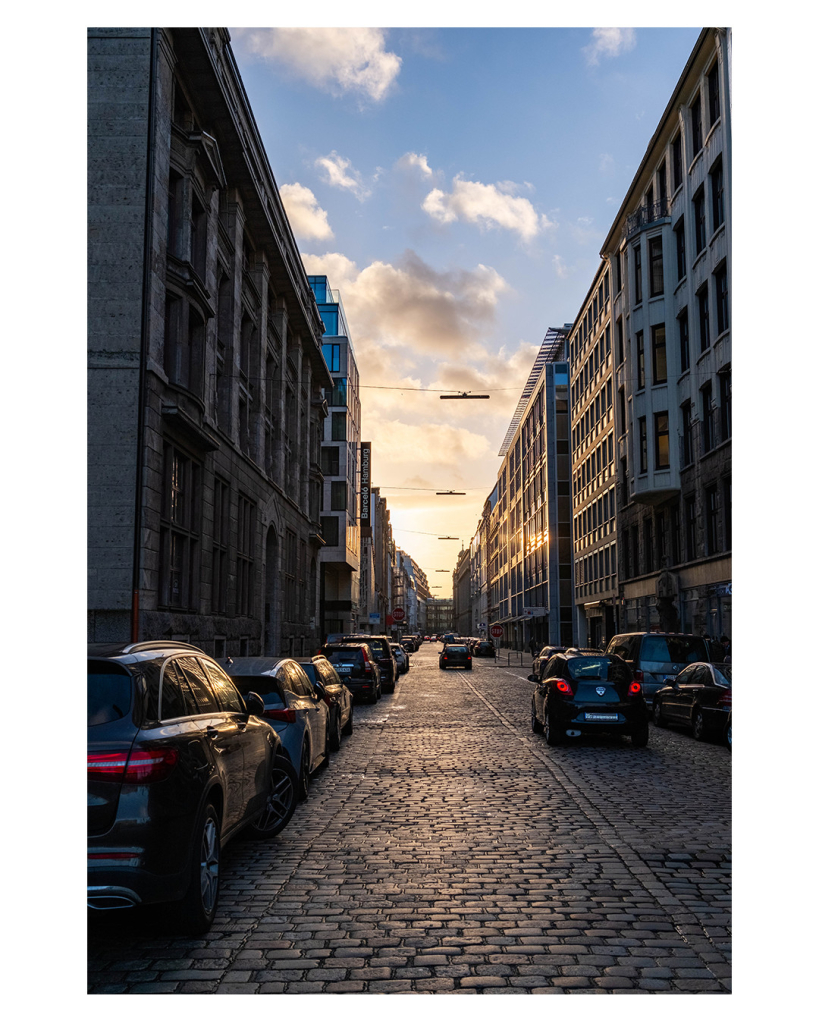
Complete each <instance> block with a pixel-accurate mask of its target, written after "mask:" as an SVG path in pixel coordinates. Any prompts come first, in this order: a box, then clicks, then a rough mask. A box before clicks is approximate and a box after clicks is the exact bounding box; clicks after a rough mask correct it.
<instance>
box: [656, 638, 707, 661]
mask: <svg viewBox="0 0 819 1024" xmlns="http://www.w3.org/2000/svg"><path fill="white" fill-rule="evenodd" d="M640 659H641V660H642V661H661V662H671V661H673V662H677V663H678V664H684V665H690V664H691V663H692V662H694V661H708V654H707V652H706V650H705V641H704V640H702V639H700V637H698V636H646V637H643V646H642V648H641V649H640Z"/></svg>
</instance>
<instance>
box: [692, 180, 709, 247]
mask: <svg viewBox="0 0 819 1024" xmlns="http://www.w3.org/2000/svg"><path fill="white" fill-rule="evenodd" d="M693 204H694V249H695V251H696V252H697V253H701V252H702V250H703V249H704V248H705V243H706V241H707V238H706V228H705V191H704V190H703V189H702V188H700V189H699V190H698V191H697V194H696V195H695V196H694V199H693Z"/></svg>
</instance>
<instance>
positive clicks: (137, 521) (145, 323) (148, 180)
mask: <svg viewBox="0 0 819 1024" xmlns="http://www.w3.org/2000/svg"><path fill="white" fill-rule="evenodd" d="M157 33H158V30H157V29H155V28H152V29H151V49H150V68H149V75H148V147H147V154H146V159H147V167H146V170H145V223H144V238H143V250H142V323H141V332H140V351H139V389H138V395H137V444H136V460H137V461H136V484H135V494H134V554H133V563H132V564H133V576H132V580H131V643H136V641H137V640H138V639H139V590H140V570H141V568H142V481H143V469H142V464H143V461H144V457H145V438H144V432H145V397H146V390H147V388H146V374H147V364H148V331H149V326H150V315H151V264H152V260H151V251H152V248H153V234H154V233H153V212H154V210H153V207H154V187H153V181H154V175H153V170H154V149H155V143H154V133H155V130H156V100H155V91H156V80H157V55H158V40H157Z"/></svg>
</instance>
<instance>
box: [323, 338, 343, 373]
mask: <svg viewBox="0 0 819 1024" xmlns="http://www.w3.org/2000/svg"><path fill="white" fill-rule="evenodd" d="M321 353H322V355H323V356H324V362H325V363H327V369H328V370H329V371H330V373H339V372H340V371H341V345H329V344H328V345H322V346H321Z"/></svg>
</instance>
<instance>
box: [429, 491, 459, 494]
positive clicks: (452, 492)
mask: <svg viewBox="0 0 819 1024" xmlns="http://www.w3.org/2000/svg"><path fill="white" fill-rule="evenodd" d="M435 493H436V494H466V491H436V492H435Z"/></svg>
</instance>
